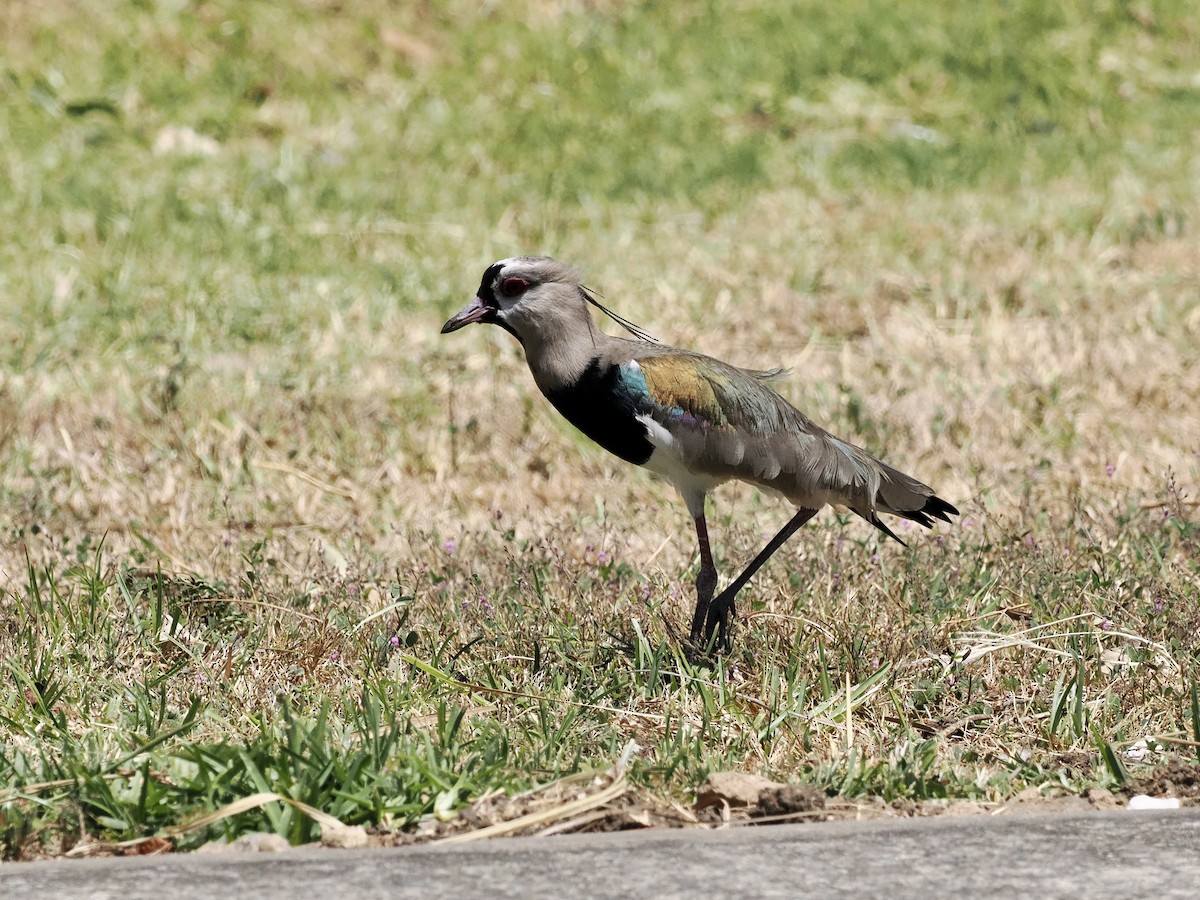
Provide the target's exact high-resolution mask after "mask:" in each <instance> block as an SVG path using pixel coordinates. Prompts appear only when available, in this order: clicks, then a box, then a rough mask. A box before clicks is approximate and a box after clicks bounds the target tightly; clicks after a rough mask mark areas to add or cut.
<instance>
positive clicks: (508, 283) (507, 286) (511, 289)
mask: <svg viewBox="0 0 1200 900" xmlns="http://www.w3.org/2000/svg"><path fill="white" fill-rule="evenodd" d="M528 288H529V282H528V281H526V280H525V279H524V278H505V279H504V281H502V282H500V293H502V294H503V295H504V296H505V297H520V296H521V295H522V294H523V293H525V291H526V290H527V289H528Z"/></svg>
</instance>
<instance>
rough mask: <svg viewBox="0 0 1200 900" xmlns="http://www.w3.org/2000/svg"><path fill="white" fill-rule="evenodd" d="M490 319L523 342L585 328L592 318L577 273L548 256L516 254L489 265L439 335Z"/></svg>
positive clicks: (490, 321)
mask: <svg viewBox="0 0 1200 900" xmlns="http://www.w3.org/2000/svg"><path fill="white" fill-rule="evenodd" d="M475 322H489V323H491V324H493V325H499V326H500V327H501V328H503V329H504V330H505V331H507V332H509V333H510V334H512V335H513V336H515V337H516V339H517V340H519V341H520V342H521V343H523V344H524V343H527V342H529V341H535V342H537V341H538V339H539V338H541V337H543V336H544V335H548V334H554V333H556V332H562V331H564V330H567V329H573V328H574V329H587V328H588V327H589V324H590V322H591V317H590V316H589V315H588V312H587V299H586V296H585V294H584V288H583V285H582V283H581V281H580V278H579V273H578V272H576V271H575V270H574V269H572V268H571V267H570V266H568V265H564V264H563V263H560V262H558V261H557V260H553V259H551V258H550V257H548V256H516V257H513V258H511V259H502V260H500V261H499V262H497V263H493V264H492V265H490V266H488V268H487V271H486V272H484V273H483V280H482V281H480V283H479V290H478V291H477V292H476V294H475V299H474V300H472V301H471V302H470V303H468V304H467V305H466V306H465V307H463V308H462V309H461V310H460V311H459V312H458V313H457V314H456V315H454V316H453V317H451V319H450V320H449V321H448V322H447V323H446V324H445V325H443V326H442V334H448V333H449V332H451V331H458V329H460V328H462V327H464V326H466V325H471V324H473V323H475Z"/></svg>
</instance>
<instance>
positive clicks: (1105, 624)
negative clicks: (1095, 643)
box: [1100, 616, 1112, 631]
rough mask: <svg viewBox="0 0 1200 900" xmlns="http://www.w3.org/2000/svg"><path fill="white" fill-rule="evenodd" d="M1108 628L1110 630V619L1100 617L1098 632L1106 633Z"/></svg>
mask: <svg viewBox="0 0 1200 900" xmlns="http://www.w3.org/2000/svg"><path fill="white" fill-rule="evenodd" d="M1110 628H1112V619H1110V618H1108V617H1107V616H1104V617H1102V618H1101V619H1100V630H1101V631H1108V629H1110Z"/></svg>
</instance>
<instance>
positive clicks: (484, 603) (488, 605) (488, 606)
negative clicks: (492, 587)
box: [479, 597, 496, 616]
mask: <svg viewBox="0 0 1200 900" xmlns="http://www.w3.org/2000/svg"><path fill="white" fill-rule="evenodd" d="M479 607H480V609H482V610H483V611H484V613H485V614H486V615H489V616H490V615H491V614H492V613H494V612H495V611H496V607H494V606H492V601H490V600H489V599H488V598H487V597H480V598H479Z"/></svg>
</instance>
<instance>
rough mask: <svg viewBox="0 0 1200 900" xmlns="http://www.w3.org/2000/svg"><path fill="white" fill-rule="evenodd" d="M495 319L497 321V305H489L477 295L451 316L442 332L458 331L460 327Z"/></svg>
mask: <svg viewBox="0 0 1200 900" xmlns="http://www.w3.org/2000/svg"><path fill="white" fill-rule="evenodd" d="M494 321H496V309H495V307H492V306H488V305H487V304H486V303H485V302H484V301H483V300H482V299H481V298H479V297H476V298H475V299H474V300H472V301H471V302H470V303H468V304H467V305H466V306H464V307H463V308H462V309H460V310H459V311H458V312H457V313H455V314H454V315H453V316H451V317H450V320H449V321H448V322H446V324H445V325H443V326H442V334H449V333H450V332H452V331H458V329H460V328H463V327H465V326H467V325H471V324H472V323H474V322H494Z"/></svg>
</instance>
